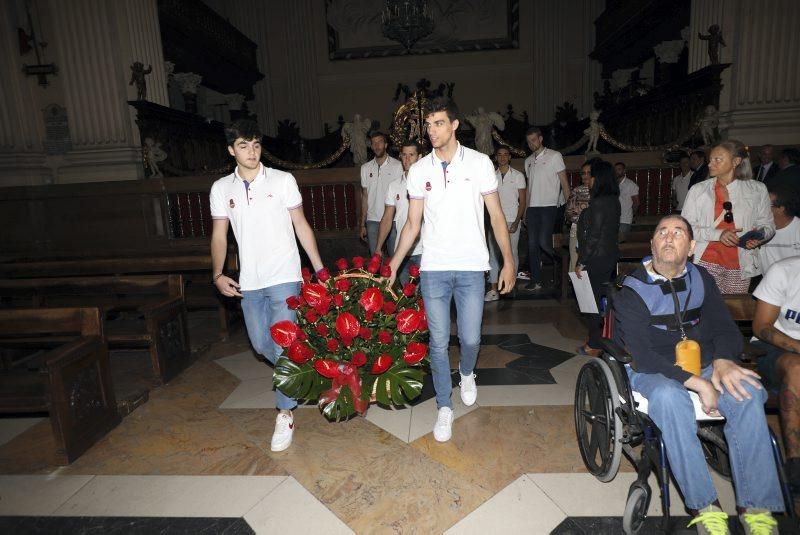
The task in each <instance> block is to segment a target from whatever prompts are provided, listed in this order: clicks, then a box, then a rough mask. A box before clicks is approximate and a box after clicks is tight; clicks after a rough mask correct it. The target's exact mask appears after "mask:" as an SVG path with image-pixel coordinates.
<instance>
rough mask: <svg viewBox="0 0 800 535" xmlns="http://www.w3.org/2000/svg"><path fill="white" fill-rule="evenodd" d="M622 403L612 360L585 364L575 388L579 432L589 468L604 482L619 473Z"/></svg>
mask: <svg viewBox="0 0 800 535" xmlns="http://www.w3.org/2000/svg"><path fill="white" fill-rule="evenodd" d="M619 406H620V401H619V391H618V390H617V384H616V382H615V381H614V376H613V374H612V373H611V369H610V368H609V367H608V364H607V363H606V362H605V361H603V360H600V359H593V360H591V361H589V362H587V363H586V364H584V366H583V368H581V371H580V372H579V373H578V381H577V385H576V388H575V433H576V435H577V438H578V448H579V449H580V452H581V457H582V458H583V463H584V464H585V465H586V469H587V470H589V472H590V473H591V474H592V475H593V476H595V477H596V478H597V479H599V480H600V481H602V482H604V483H605V482H607V481H611V480H612V479H614V477H615V476H616V475H617V471H618V470H619V461H620V458H621V456H622V444H621V443H620V438H621V437H622V421H621V420H620V419H619V417H618V416H617V413H616V409H618V408H619Z"/></svg>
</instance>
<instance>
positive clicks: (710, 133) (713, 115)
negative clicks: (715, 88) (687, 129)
mask: <svg viewBox="0 0 800 535" xmlns="http://www.w3.org/2000/svg"><path fill="white" fill-rule="evenodd" d="M718 126H719V113H718V112H717V108H715V107H714V106H710V105H709V106H706V107H705V109H704V115H703V118H702V119H701V120H700V135H701V136H703V144H704V145H713V144H714V142H715V141H716V138H717V136H716V134H715V133H714V129H715V128H717V127H718Z"/></svg>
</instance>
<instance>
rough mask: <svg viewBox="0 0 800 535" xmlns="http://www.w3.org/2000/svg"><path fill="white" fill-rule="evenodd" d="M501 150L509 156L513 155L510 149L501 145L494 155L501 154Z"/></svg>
mask: <svg viewBox="0 0 800 535" xmlns="http://www.w3.org/2000/svg"><path fill="white" fill-rule="evenodd" d="M501 150H504V151H506V152H507V153H508V154H509V156H510V155H511V149H509V148H508V147H506V146H505V145H500V146H499V147H497V148H496V149H494V153H495V154H497V153H498V152H500V151H501Z"/></svg>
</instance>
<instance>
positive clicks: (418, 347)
mask: <svg viewBox="0 0 800 535" xmlns="http://www.w3.org/2000/svg"><path fill="white" fill-rule="evenodd" d="M427 352H428V346H427V345H425V344H423V343H422V342H409V343H408V345H407V346H406V350H405V352H404V353H403V361H404V362H405V363H406V364H416V363H418V362H419V361H421V360H422V359H424V358H425V353H427Z"/></svg>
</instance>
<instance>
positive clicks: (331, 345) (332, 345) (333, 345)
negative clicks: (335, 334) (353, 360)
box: [325, 338, 339, 353]
mask: <svg viewBox="0 0 800 535" xmlns="http://www.w3.org/2000/svg"><path fill="white" fill-rule="evenodd" d="M325 346H326V347H327V348H328V351H330V352H331V353H333V352H334V351H336V350H337V349H339V340H337V339H336V338H331V339H329V340H328V341H327V342H325Z"/></svg>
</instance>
